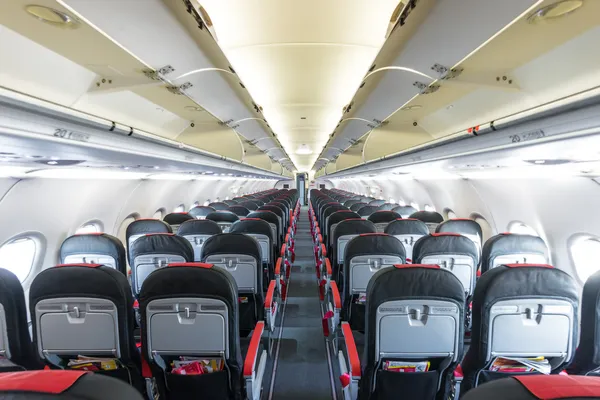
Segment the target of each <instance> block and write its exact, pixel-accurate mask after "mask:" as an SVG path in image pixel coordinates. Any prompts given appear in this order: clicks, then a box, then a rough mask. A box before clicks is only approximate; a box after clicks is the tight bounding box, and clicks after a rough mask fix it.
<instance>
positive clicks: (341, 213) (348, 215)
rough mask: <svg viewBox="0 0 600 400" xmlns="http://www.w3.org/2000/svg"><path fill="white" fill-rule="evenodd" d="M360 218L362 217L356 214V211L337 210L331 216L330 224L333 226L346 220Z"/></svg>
mask: <svg viewBox="0 0 600 400" xmlns="http://www.w3.org/2000/svg"><path fill="white" fill-rule="evenodd" d="M356 218H360V215H358V214H357V213H355V212H354V211H350V210H348V209H344V210H337V211H335V212H333V213H332V214H329V224H330V225H333V224H336V223H338V222H340V221H344V220H346V219H356Z"/></svg>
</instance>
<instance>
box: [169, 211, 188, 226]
mask: <svg viewBox="0 0 600 400" xmlns="http://www.w3.org/2000/svg"><path fill="white" fill-rule="evenodd" d="M191 219H194V217H193V216H191V215H190V214H189V213H186V212H176V213H170V214H167V215H165V217H164V218H163V221H164V222H166V223H167V224H169V225H181V224H183V223H184V222H185V221H189V220H191Z"/></svg>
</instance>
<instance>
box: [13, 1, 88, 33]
mask: <svg viewBox="0 0 600 400" xmlns="http://www.w3.org/2000/svg"><path fill="white" fill-rule="evenodd" d="M25 11H27V13H28V14H29V15H31V16H33V17H34V18H36V19H38V20H40V21H42V22H45V23H47V24H50V25H52V26H56V27H58V28H71V29H75V28H77V27H78V26H79V20H77V19H76V18H75V17H73V16H71V15H69V14H67V13H65V12H63V11H58V10H55V9H54V8H50V7H44V6H38V5H28V6H26V7H25Z"/></svg>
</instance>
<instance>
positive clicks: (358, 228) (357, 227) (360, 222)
mask: <svg viewBox="0 0 600 400" xmlns="http://www.w3.org/2000/svg"><path fill="white" fill-rule="evenodd" d="M363 233H377V229H376V228H375V225H374V224H373V223H372V222H371V221H367V220H364V219H362V218H360V217H359V218H356V217H355V218H353V219H347V220H343V221H341V222H340V223H339V224H338V226H337V227H336V228H335V232H333V241H332V242H333V243H332V246H331V250H332V251H331V253H329V254H330V257H331V261H332V266H333V269H334V271H333V276H337V275H338V273H337V270H338V264H342V263H343V262H344V260H338V259H337V245H338V239H339V238H340V237H341V236H346V235H360V234H363Z"/></svg>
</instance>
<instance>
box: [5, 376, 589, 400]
mask: <svg viewBox="0 0 600 400" xmlns="http://www.w3.org/2000/svg"><path fill="white" fill-rule="evenodd" d="M41 396H43V398H45V399H72V400H101V399H108V398H110V399H115V400H120V399H123V400H125V399H127V400H138V399H142V398H143V397H142V396H141V395H140V394H139V393H137V392H136V391H135V390H134V389H133V388H131V387H130V386H128V385H126V384H124V383H122V382H119V381H116V380H114V379H111V378H107V377H104V376H100V375H95V374H91V373H89V372H80V371H28V372H13V373H4V374H0V397H3V398H4V397H10V398H11V399H32V398H33V397H35V398H41ZM584 398H585V399H600V378H591V377H584V376H561V375H552V376H543V375H542V376H540V375H537V376H517V377H513V378H512V379H503V380H499V381H495V382H491V383H489V384H486V385H483V386H481V387H479V388H477V389H475V390H473V391H471V392H470V393H469V394H468V395H467V396H465V397H464V399H465V400H539V399H549V400H550V399H572V400H577V399H584Z"/></svg>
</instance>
